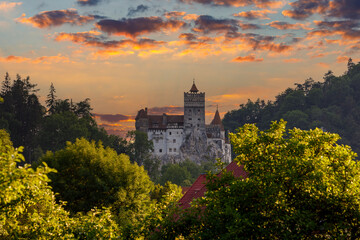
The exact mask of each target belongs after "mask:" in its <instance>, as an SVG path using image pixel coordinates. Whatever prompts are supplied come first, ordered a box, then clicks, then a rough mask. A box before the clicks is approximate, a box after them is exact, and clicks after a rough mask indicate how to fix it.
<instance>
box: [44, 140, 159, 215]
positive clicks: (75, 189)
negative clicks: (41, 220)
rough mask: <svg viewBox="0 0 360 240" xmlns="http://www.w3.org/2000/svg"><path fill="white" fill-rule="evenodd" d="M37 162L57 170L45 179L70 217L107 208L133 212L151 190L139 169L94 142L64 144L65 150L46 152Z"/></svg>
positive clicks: (146, 176) (151, 185) (150, 184)
mask: <svg viewBox="0 0 360 240" xmlns="http://www.w3.org/2000/svg"><path fill="white" fill-rule="evenodd" d="M41 161H43V162H45V163H47V165H48V166H49V167H51V168H54V169H56V170H57V173H54V174H50V175H49V177H50V179H51V180H52V182H51V183H50V184H51V186H52V187H53V189H54V191H55V192H57V193H59V199H60V200H63V201H66V202H67V206H66V207H67V208H68V209H69V210H70V211H72V212H74V213H75V212H87V211H89V210H90V209H92V208H94V207H98V208H101V207H110V206H111V207H112V208H113V209H117V211H120V212H121V211H122V212H124V213H125V212H127V211H130V210H131V211H134V212H135V211H138V210H139V209H140V208H141V206H143V204H144V203H145V202H146V201H147V197H148V195H149V192H150V191H151V190H152V187H153V184H152V182H151V181H150V179H149V177H148V175H147V173H146V172H145V170H144V168H143V167H139V166H138V165H137V164H132V163H130V160H129V157H128V156H126V155H124V154H121V155H118V154H117V153H116V152H115V151H114V150H113V149H110V148H104V147H103V146H102V144H101V143H97V144H96V143H95V142H94V141H92V142H89V141H87V140H85V139H77V140H76V141H75V142H74V143H70V142H68V144H67V146H66V148H65V149H62V150H59V151H56V152H55V153H52V152H47V154H46V155H45V156H44V157H42V158H41Z"/></svg>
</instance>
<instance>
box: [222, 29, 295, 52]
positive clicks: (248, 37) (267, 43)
mask: <svg viewBox="0 0 360 240" xmlns="http://www.w3.org/2000/svg"><path fill="white" fill-rule="evenodd" d="M226 38H227V42H232V41H239V42H240V43H241V44H242V45H243V47H244V49H247V50H250V49H252V50H253V51H255V50H259V51H261V50H262V51H270V52H274V53H285V52H289V51H291V50H293V48H292V46H291V45H288V44H286V43H276V42H274V41H275V40H276V37H274V36H262V35H259V34H254V33H246V34H244V33H230V34H229V33H228V34H227V35H226ZM248 48H250V49H248Z"/></svg>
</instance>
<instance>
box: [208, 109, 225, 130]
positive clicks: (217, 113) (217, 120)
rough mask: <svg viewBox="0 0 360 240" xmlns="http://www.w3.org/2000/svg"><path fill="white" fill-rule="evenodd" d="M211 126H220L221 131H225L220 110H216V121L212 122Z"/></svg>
mask: <svg viewBox="0 0 360 240" xmlns="http://www.w3.org/2000/svg"><path fill="white" fill-rule="evenodd" d="M210 124H211V125H218V126H220V128H221V130H224V126H223V124H222V121H221V118H220V113H219V110H218V109H216V112H215V116H214V119H213V120H212V121H211V123H210Z"/></svg>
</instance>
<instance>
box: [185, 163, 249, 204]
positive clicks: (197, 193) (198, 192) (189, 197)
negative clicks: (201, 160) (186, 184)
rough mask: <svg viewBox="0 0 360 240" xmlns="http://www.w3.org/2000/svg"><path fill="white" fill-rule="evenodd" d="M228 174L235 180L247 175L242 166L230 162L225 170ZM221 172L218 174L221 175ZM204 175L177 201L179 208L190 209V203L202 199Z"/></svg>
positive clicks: (204, 189)
mask: <svg viewBox="0 0 360 240" xmlns="http://www.w3.org/2000/svg"><path fill="white" fill-rule="evenodd" d="M225 169H226V170H227V171H228V172H232V173H233V175H234V177H236V178H240V177H243V178H247V177H248V173H247V172H245V170H244V166H242V165H241V166H239V165H238V164H237V163H236V162H234V161H233V162H231V163H230V164H229V165H227V167H226V168H225ZM221 173H222V172H220V173H219V174H218V176H219V175H221ZM205 184H206V174H201V175H200V176H199V177H198V178H197V179H196V181H195V182H194V183H193V185H192V186H191V187H190V189H189V190H188V191H187V192H186V193H185V194H184V196H183V197H182V198H181V199H180V200H179V205H180V207H182V208H184V209H186V208H188V207H190V203H191V202H192V201H193V200H194V199H196V198H199V197H203V196H204V194H205V192H206V186H205Z"/></svg>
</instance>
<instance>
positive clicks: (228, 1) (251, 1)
mask: <svg viewBox="0 0 360 240" xmlns="http://www.w3.org/2000/svg"><path fill="white" fill-rule="evenodd" d="M178 1H180V2H183V3H187V4H192V3H200V4H204V5H206V4H207V5H214V6H231V7H245V6H251V5H255V6H256V7H258V8H280V7H282V6H283V4H284V3H283V1H273V0H178Z"/></svg>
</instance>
